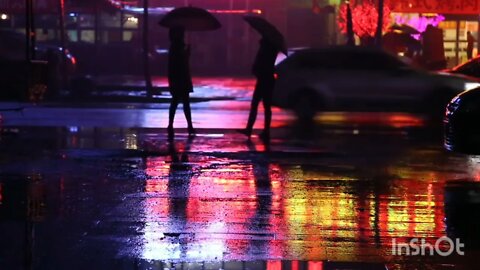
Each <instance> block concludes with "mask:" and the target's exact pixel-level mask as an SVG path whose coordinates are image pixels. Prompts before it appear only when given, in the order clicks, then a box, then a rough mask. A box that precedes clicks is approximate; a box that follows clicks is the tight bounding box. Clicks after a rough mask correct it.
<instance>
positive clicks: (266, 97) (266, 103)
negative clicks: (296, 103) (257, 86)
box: [262, 77, 275, 139]
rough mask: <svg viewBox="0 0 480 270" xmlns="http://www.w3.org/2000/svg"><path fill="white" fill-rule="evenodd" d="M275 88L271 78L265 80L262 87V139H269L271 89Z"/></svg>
mask: <svg viewBox="0 0 480 270" xmlns="http://www.w3.org/2000/svg"><path fill="white" fill-rule="evenodd" d="M274 86H275V79H274V78H273V77H272V78H271V79H270V78H269V79H268V80H266V82H265V85H264V89H263V90H264V93H263V98H262V101H263V109H264V112H265V119H264V129H263V132H262V135H263V136H262V137H263V138H264V139H269V138H270V126H271V123H272V93H273V88H274Z"/></svg>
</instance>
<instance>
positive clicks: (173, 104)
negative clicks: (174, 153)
mask: <svg viewBox="0 0 480 270" xmlns="http://www.w3.org/2000/svg"><path fill="white" fill-rule="evenodd" d="M177 107H178V99H177V98H176V97H173V96H172V100H171V101H170V108H169V110H168V127H167V131H168V136H169V137H172V136H173V121H174V120H175V112H176V111H177Z"/></svg>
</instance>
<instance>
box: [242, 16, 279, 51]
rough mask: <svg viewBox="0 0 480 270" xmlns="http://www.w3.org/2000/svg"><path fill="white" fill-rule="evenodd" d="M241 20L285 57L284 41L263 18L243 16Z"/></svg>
mask: <svg viewBox="0 0 480 270" xmlns="http://www.w3.org/2000/svg"><path fill="white" fill-rule="evenodd" d="M243 19H244V20H245V21H246V22H248V24H250V26H251V27H253V29H255V30H256V31H257V32H258V33H260V35H262V37H264V38H265V39H267V40H268V41H270V42H271V43H272V44H273V45H274V46H275V47H277V48H278V50H279V51H281V52H282V53H284V54H285V55H287V46H286V44H285V39H284V37H283V35H282V33H280V31H278V29H277V28H276V27H275V26H273V25H272V24H271V23H269V22H268V21H267V20H265V19H264V18H261V17H258V16H244V17H243Z"/></svg>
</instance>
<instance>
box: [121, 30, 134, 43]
mask: <svg viewBox="0 0 480 270" xmlns="http://www.w3.org/2000/svg"><path fill="white" fill-rule="evenodd" d="M133 35H134V32H133V31H123V37H122V40H123V41H124V42H131V41H134V40H133Z"/></svg>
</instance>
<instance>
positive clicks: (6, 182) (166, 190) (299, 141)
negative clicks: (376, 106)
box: [0, 103, 480, 269]
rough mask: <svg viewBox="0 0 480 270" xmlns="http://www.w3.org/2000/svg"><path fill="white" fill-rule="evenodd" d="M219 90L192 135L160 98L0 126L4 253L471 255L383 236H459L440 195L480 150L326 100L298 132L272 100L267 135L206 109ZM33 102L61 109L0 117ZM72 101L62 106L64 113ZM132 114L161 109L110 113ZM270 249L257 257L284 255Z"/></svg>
mask: <svg viewBox="0 0 480 270" xmlns="http://www.w3.org/2000/svg"><path fill="white" fill-rule="evenodd" d="M219 104H221V103H215V104H214V105H208V106H209V107H208V108H205V109H201V111H202V112H204V114H205V115H206V116H205V118H202V117H201V116H200V115H201V114H200V115H198V116H197V119H202V120H197V121H199V122H197V124H198V126H199V129H200V134H199V135H198V136H197V137H195V138H194V139H193V140H189V139H188V138H187V137H186V135H185V134H184V133H182V132H180V134H179V135H178V136H177V138H176V141H175V143H168V142H167V140H166V134H165V131H164V130H163V129H158V127H161V126H162V124H163V122H161V121H164V120H163V119H161V117H160V116H153V115H155V114H158V115H163V114H165V111H164V110H163V109H162V108H160V109H153V110H152V109H138V111H135V110H122V109H118V111H113V112H112V111H111V112H109V113H111V115H110V116H108V117H106V118H105V119H108V121H110V120H112V119H115V120H112V121H113V122H107V123H110V124H112V127H111V128H98V127H95V126H97V125H99V123H101V122H102V121H103V120H102V119H103V118H102V116H98V118H99V119H100V120H99V119H92V118H90V117H93V115H95V114H98V113H99V111H95V110H85V111H84V114H83V115H84V117H85V119H84V120H80V122H79V123H78V124H81V123H83V124H86V127H82V126H81V125H80V126H76V124H73V125H68V126H69V127H56V128H53V127H50V128H43V127H30V128H27V127H25V128H19V129H15V128H11V127H6V128H5V129H4V131H3V133H1V134H2V135H1V137H0V148H1V150H2V151H1V153H0V238H1V239H5V241H1V243H0V265H2V264H4V265H6V266H7V269H14V268H16V267H15V266H19V265H20V266H22V265H25V264H27V265H29V266H32V268H33V269H50V268H52V265H53V262H52V260H51V258H60V259H59V261H58V262H56V266H57V267H59V268H63V269H65V267H67V266H68V267H70V268H71V269H72V267H73V269H77V268H78V269H80V268H84V267H87V268H88V267H90V268H91V267H92V266H94V267H95V268H102V267H103V268H109V266H111V265H112V263H113V261H115V263H114V265H116V266H117V267H119V268H120V269H161V267H162V266H163V263H164V262H190V263H194V262H205V261H207V262H209V261H210V262H211V261H213V262H220V261H257V260H262V261H272V260H310V261H312V262H311V265H312V267H311V268H309V269H323V268H322V267H323V264H322V263H321V262H317V261H324V262H327V261H346V262H371V263H373V262H376V263H381V264H387V265H388V266H389V267H390V268H389V269H415V268H416V269H453V267H454V266H455V267H457V268H455V269H458V265H462V262H471V261H474V258H475V256H476V254H477V253H478V252H477V249H472V248H470V249H469V250H468V252H467V257H465V258H459V257H457V256H452V257H447V258H441V257H438V256H436V257H402V256H392V254H391V243H392V239H393V238H395V239H396V240H397V242H407V241H409V240H410V239H412V238H415V237H418V238H426V239H427V240H428V241H430V242H432V241H433V242H435V240H436V239H437V238H439V237H442V236H446V235H448V236H455V235H462V236H465V235H467V236H471V234H469V233H470V232H469V231H468V230H465V229H464V228H461V227H460V226H458V225H456V227H455V228H453V229H448V228H447V226H446V225H447V224H448V222H451V223H452V224H458V223H459V222H460V223H463V222H465V221H466V220H467V218H466V217H465V216H462V215H460V214H457V215H453V216H448V215H450V213H447V211H446V210H445V209H446V208H447V205H446V204H445V202H446V201H448V202H451V201H452V200H453V201H455V200H454V199H452V197H453V196H454V195H456V196H462V195H464V194H463V193H458V194H460V195H458V194H456V193H452V192H450V189H449V187H450V186H451V185H452V184H454V183H457V184H458V185H460V186H463V185H464V182H463V181H464V180H467V181H468V182H469V184H468V185H473V186H476V185H477V184H476V183H477V182H478V181H480V164H479V160H478V158H477V157H475V156H467V155H461V154H453V153H447V152H445V151H444V150H443V149H442V147H441V139H440V136H439V134H438V133H437V132H438V131H435V130H430V129H428V128H426V127H425V126H424V123H423V121H422V119H421V118H419V117H415V116H411V115H407V114H365V113H362V114H347V113H331V114H324V115H321V116H319V117H318V119H317V122H318V123H319V124H320V125H316V126H314V127H312V128H311V129H308V131H303V132H302V131H295V130H293V128H294V127H295V126H294V125H295V124H294V123H293V121H292V120H291V115H289V114H288V113H286V112H277V114H276V116H278V115H280V117H276V119H277V122H276V127H277V128H276V129H275V130H274V132H273V140H272V144H271V145H270V147H269V148H268V149H267V148H266V146H265V145H263V144H262V143H261V142H260V141H259V140H258V138H257V137H254V138H253V140H252V142H251V143H247V142H246V141H245V139H244V138H242V137H241V136H240V135H238V134H235V133H234V132H233V131H232V130H231V129H232V128H236V127H239V126H241V125H240V124H238V122H237V120H238V119H239V118H240V117H241V118H242V119H243V118H244V117H245V115H244V111H243V109H238V113H235V110H231V109H229V110H226V111H228V112H230V113H232V114H233V115H236V117H238V118H233V120H231V122H229V121H223V122H222V123H218V120H214V118H213V116H214V115H215V114H214V113H212V111H215V109H212V108H215V106H220V105H219ZM239 104H243V103H239ZM159 106H160V105H159ZM235 106H236V105H235ZM235 106H234V107H235ZM239 106H244V104H243V105H239ZM217 108H218V107H217ZM235 108H238V107H235ZM242 108H243V107H242ZM29 110H32V111H29ZM35 110H46V111H47V112H50V113H51V116H52V118H48V117H46V118H41V117H40V116H39V117H38V118H39V123H38V125H39V126H50V125H49V124H48V123H49V121H52V123H58V122H55V121H53V120H52V119H53V115H58V113H60V112H65V110H64V109H61V108H32V109H27V110H26V111H25V112H24V115H23V116H22V117H20V116H14V117H11V118H9V117H7V118H5V123H6V124H7V125H8V126H11V125H17V124H18V125H22V124H28V125H30V124H32V123H33V122H34V121H35V117H33V115H35V114H36V113H35ZM75 110H76V109H67V110H66V112H67V113H65V114H64V116H65V122H69V121H70V120H69V119H68V118H69V116H68V113H69V112H70V113H71V114H72V115H77V114H78V111H75ZM78 110H79V111H80V109H78ZM105 111H108V110H101V112H105ZM132 112H133V114H132ZM13 114H15V113H9V115H13ZM115 114H120V115H117V116H116V117H114V116H113V115H115ZM128 114H130V115H133V116H131V117H132V119H134V120H131V122H128V124H126V125H130V124H131V123H147V122H149V121H153V122H155V121H157V120H152V119H157V118H155V117H159V118H158V121H157V122H155V124H154V125H152V126H150V125H143V124H139V125H138V126H136V125H133V126H136V128H123V127H124V125H123V124H120V125H117V122H116V121H120V120H121V119H123V117H125V116H126V115H128ZM149 114H151V116H146V115H149ZM138 115H143V116H142V117H146V118H148V119H150V120H145V119H141V118H136V117H138ZM282 115H283V116H284V117H282ZM210 116H211V117H212V118H210ZM149 117H152V118H149ZM40 118H41V119H40ZM74 118H75V117H74ZM125 118H126V119H128V117H125ZM21 119H23V120H21ZM160 119H161V120H160ZM9 121H11V122H9ZM22 121H25V122H22ZM42 121H43V122H42ZM82 121H83V122H82ZM126 121H129V120H126ZM142 121H143V122H142ZM88 123H90V124H88ZM209 124H211V125H209ZM222 124H223V126H222ZM33 126H35V125H34V124H33ZM107 126H108V125H107ZM152 127H154V128H152ZM435 133H436V134H437V136H432V134H435ZM466 194H469V193H468V190H467V193H466ZM453 198H455V197H453ZM463 206H465V205H463ZM467 206H468V205H467ZM19 209H20V211H19ZM471 217H472V220H469V222H470V223H472V225H471V226H473V227H475V226H477V227H478V225H479V224H480V222H478V221H477V220H476V219H475V218H476V215H475V214H472V216H471ZM456 219H459V220H456ZM479 220H480V219H479ZM25 224H27V226H25ZM24 227H27V229H28V230H27V231H25V230H24ZM447 229H448V230H447ZM19 239H20V240H19ZM469 241H471V242H472V243H474V244H475V243H480V238H475V239H470V240H469ZM28 258H30V259H28ZM49 258H50V259H49ZM87 258H88V259H87ZM72 262H73V263H72ZM276 263H277V262H268V263H267V264H266V265H265V264H263V266H268V265H269V264H271V265H270V268H269V269H281V267H282V265H280V268H275V267H278V265H277V264H276ZM297 263H298V262H297ZM317 263H318V264H317ZM72 264H74V266H72ZM133 265H136V266H135V267H138V268H134V266H133ZM292 265H293V262H290V263H289V266H290V267H291V268H288V267H284V268H283V269H294V267H293V266H292ZM309 265H310V264H309ZM319 265H322V267H320V266H319ZM425 265H429V266H428V267H430V268H423V267H424V266H425ZM317 267H318V268H317ZM425 267H427V266H425ZM441 267H443V268H441ZM53 268H55V267H53ZM110 268H111V267H110ZM261 268H262V267H259V268H258V269H261ZM224 269H226V268H224ZM232 269H234V268H232ZM295 269H299V268H295ZM302 269H307V268H306V267H304V268H302ZM325 269H327V268H325ZM367 269H368V268H367ZM464 269H472V268H469V266H466V267H465V268H464Z"/></svg>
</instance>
